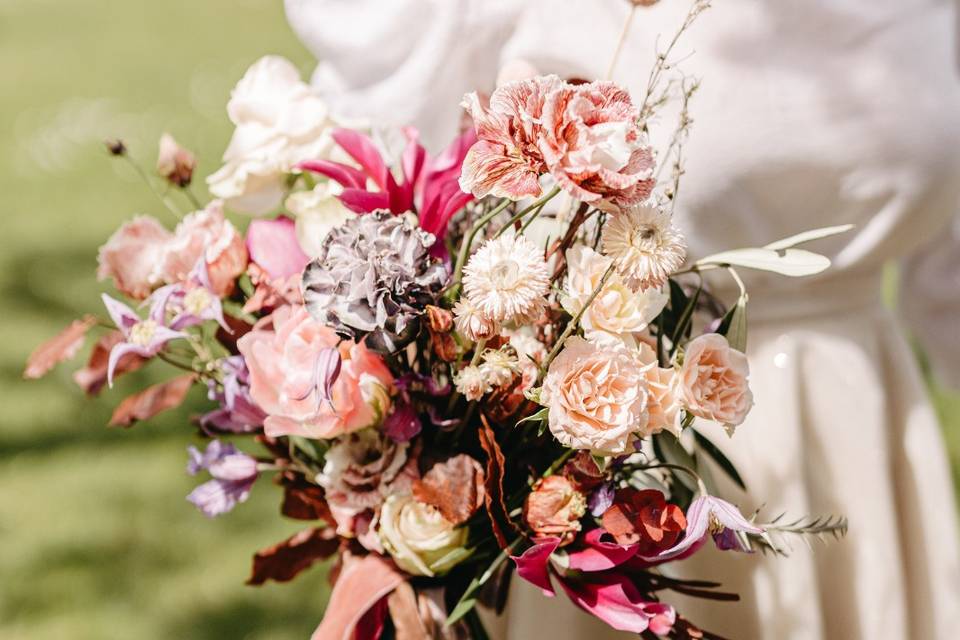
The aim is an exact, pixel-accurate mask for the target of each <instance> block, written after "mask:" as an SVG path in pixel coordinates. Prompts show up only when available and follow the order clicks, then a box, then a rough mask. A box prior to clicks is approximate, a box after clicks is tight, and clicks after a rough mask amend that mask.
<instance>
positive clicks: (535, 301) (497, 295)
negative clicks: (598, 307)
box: [463, 234, 550, 322]
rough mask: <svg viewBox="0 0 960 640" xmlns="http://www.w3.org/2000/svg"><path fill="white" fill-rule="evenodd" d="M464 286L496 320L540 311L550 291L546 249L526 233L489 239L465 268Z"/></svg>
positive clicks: (510, 319) (469, 298)
mask: <svg viewBox="0 0 960 640" xmlns="http://www.w3.org/2000/svg"><path fill="white" fill-rule="evenodd" d="M463 288H464V292H465V293H466V297H467V299H468V300H470V302H471V303H473V304H474V305H475V306H476V307H477V309H479V310H480V311H481V312H482V313H484V314H485V315H487V316H488V317H489V318H491V319H493V320H494V321H495V322H512V321H522V320H525V319H529V318H532V317H535V316H536V315H538V314H539V313H540V312H541V310H542V309H543V307H544V304H545V303H546V295H547V293H548V292H549V291H550V272H549V271H548V269H547V263H546V262H544V260H543V252H542V251H541V250H540V249H538V248H537V247H536V246H535V245H534V244H533V243H532V242H530V241H529V240H527V239H526V238H524V237H523V236H513V235H509V234H508V235H503V236H501V237H499V238H496V239H494V240H488V241H487V242H485V243H484V244H483V246H482V247H480V249H479V250H478V251H477V252H476V253H475V254H473V256H472V257H471V258H470V261H469V262H467V266H466V268H465V269H464V277H463Z"/></svg>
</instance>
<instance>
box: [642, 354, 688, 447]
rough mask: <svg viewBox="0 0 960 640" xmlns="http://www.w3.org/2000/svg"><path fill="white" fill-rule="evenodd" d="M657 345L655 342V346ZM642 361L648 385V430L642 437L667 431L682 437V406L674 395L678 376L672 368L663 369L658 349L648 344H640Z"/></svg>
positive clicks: (645, 430)
mask: <svg viewBox="0 0 960 640" xmlns="http://www.w3.org/2000/svg"><path fill="white" fill-rule="evenodd" d="M655 344H656V343H655V342H654V345H655ZM638 349H639V353H640V361H641V362H643V364H644V374H643V376H644V379H645V380H646V383H647V393H648V397H647V414H648V420H647V425H646V428H644V429H642V430H641V431H640V434H639V435H640V436H641V437H646V436H649V435H653V434H655V433H660V432H661V431H663V430H667V431H669V432H671V433H672V434H674V435H675V436H677V437H679V436H680V426H681V425H680V405H679V404H678V403H677V398H676V396H675V395H674V392H673V391H674V389H673V378H674V376H675V375H676V373H675V372H674V370H673V369H672V368H669V369H668V368H664V367H661V366H660V364H659V362H658V361H657V353H656V348H655V347H652V346H650V345H649V344H647V343H646V342H640V343H639V344H638Z"/></svg>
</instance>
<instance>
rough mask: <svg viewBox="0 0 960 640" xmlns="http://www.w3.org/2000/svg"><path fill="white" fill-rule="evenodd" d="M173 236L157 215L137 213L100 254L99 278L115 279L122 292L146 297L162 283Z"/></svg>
mask: <svg viewBox="0 0 960 640" xmlns="http://www.w3.org/2000/svg"><path fill="white" fill-rule="evenodd" d="M171 238H173V235H172V234H171V233H170V232H169V231H167V230H166V229H165V228H164V227H163V225H161V224H160V223H159V222H158V221H157V220H156V218H152V217H150V216H137V217H136V218H134V219H133V220H131V221H130V222H127V223H126V224H124V225H123V226H122V227H120V228H119V229H117V230H116V231H115V232H114V234H113V235H112V236H110V239H109V240H107V243H106V244H105V245H103V246H102V247H100V253H99V255H98V256H97V278H99V279H100V280H104V279H106V278H113V284H114V286H116V288H117V290H118V291H120V292H121V293H123V294H125V295H128V296H130V297H131V298H134V299H137V300H143V299H144V298H146V297H147V296H148V295H150V292H151V291H153V289H154V288H156V287H157V286H158V285H160V284H162V282H161V280H162V274H161V272H160V270H159V268H158V265H159V264H160V262H161V261H162V259H163V256H164V252H165V251H166V246H167V242H169V241H170V239H171Z"/></svg>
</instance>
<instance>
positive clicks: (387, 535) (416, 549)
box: [380, 494, 467, 576]
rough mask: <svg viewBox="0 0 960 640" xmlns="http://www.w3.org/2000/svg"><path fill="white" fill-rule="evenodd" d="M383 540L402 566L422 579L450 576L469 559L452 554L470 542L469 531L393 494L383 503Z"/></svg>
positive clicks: (381, 518)
mask: <svg viewBox="0 0 960 640" xmlns="http://www.w3.org/2000/svg"><path fill="white" fill-rule="evenodd" d="M380 540H381V541H382V542H383V546H384V548H386V550H387V551H388V552H389V553H390V556H391V557H392V558H393V559H394V561H395V562H396V563H397V566H398V567H400V568H401V569H403V570H404V571H406V572H407V573H411V574H413V575H418V576H435V575H438V574H443V573H446V572H447V571H449V570H450V569H451V568H452V567H453V566H454V565H456V564H457V563H458V562H459V561H461V560H463V558H464V557H466V555H463V556H453V557H452V559H451V556H450V553H451V552H452V551H456V550H457V549H460V548H462V547H463V546H464V545H465V544H466V543H467V530H466V529H464V528H462V527H456V526H455V525H454V524H453V523H452V522H450V521H449V520H447V519H446V518H444V517H443V515H442V514H441V513H440V512H439V511H438V510H437V509H435V508H434V507H432V506H431V505H429V504H425V503H423V502H418V501H417V500H415V499H414V498H413V497H412V496H410V495H403V494H393V495H392V496H390V497H389V498H387V500H386V502H384V503H383V507H382V509H381V510H380Z"/></svg>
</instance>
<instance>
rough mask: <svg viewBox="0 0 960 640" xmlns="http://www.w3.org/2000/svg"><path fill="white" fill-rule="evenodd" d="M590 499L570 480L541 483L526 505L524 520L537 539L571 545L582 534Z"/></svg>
mask: <svg viewBox="0 0 960 640" xmlns="http://www.w3.org/2000/svg"><path fill="white" fill-rule="evenodd" d="M586 512H587V499H586V498H585V497H584V495H583V494H582V493H580V492H579V491H578V490H577V488H576V487H575V486H574V485H573V483H572V482H570V480H568V479H567V478H565V477H563V476H559V475H553V476H547V477H546V478H541V479H540V480H537V482H536V484H534V485H533V490H532V491H531V492H530V494H529V495H528V496H527V499H526V501H525V502H524V504H523V519H524V521H525V522H526V523H527V525H528V526H529V527H530V530H531V531H533V534H534V536H536V537H544V538H546V537H554V536H556V537H558V538H560V540H561V542H560V544H561V545H566V544H570V543H571V542H573V539H574V538H575V537H576V535H577V533H579V532H580V518H582V517H583V515H584V514H585V513H586Z"/></svg>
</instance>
